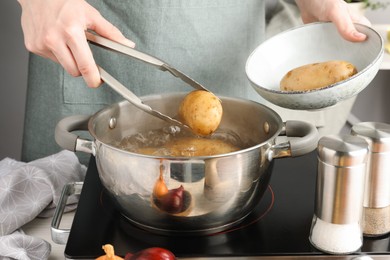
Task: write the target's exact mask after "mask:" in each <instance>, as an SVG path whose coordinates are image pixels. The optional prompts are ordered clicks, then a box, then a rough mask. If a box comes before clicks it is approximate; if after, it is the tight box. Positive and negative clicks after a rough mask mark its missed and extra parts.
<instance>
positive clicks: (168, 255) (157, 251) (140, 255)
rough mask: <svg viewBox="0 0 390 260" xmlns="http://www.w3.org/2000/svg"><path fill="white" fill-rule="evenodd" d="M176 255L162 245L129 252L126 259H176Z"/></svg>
mask: <svg viewBox="0 0 390 260" xmlns="http://www.w3.org/2000/svg"><path fill="white" fill-rule="evenodd" d="M175 259H176V257H175V255H174V254H173V253H172V252H171V251H169V250H167V249H164V248H161V247H150V248H146V249H144V250H141V251H139V252H137V253H135V254H131V253H127V254H126V255H125V260H175Z"/></svg>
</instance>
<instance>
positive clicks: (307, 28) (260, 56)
mask: <svg viewBox="0 0 390 260" xmlns="http://www.w3.org/2000/svg"><path fill="white" fill-rule="evenodd" d="M356 27H357V29H358V30H359V31H360V32H362V33H364V34H366V35H367V36H368V38H367V39H366V40H365V41H364V42H358V43H354V42H349V41H347V40H345V39H343V38H342V37H341V35H340V34H339V33H338V31H337V29H336V27H335V25H334V24H332V23H312V24H307V25H303V26H300V27H297V28H294V29H291V30H288V31H285V32H282V33H280V34H278V35H276V36H274V37H272V38H270V39H268V40H266V41H265V42H264V43H262V44H261V45H260V46H258V47H257V48H256V49H255V50H254V51H253V52H252V54H251V55H250V56H249V58H248V60H247V63H246V67H245V70H246V74H247V77H248V79H249V81H250V82H251V84H252V86H253V87H254V88H255V90H256V91H257V92H258V93H259V94H260V95H261V96H262V97H263V98H265V99H266V100H268V101H270V102H271V103H273V104H275V105H278V106H281V107H285V108H290V109H296V110H315V109H322V108H325V107H329V106H333V105H335V104H336V103H337V102H340V101H343V100H346V99H349V98H351V97H353V96H355V95H357V94H358V93H359V92H360V91H362V90H363V89H364V88H365V87H367V86H368V84H369V83H370V82H371V81H372V79H373V78H374V77H375V75H376V73H377V72H378V70H379V66H380V64H381V61H382V58H383V53H384V49H383V45H384V44H383V39H382V38H381V36H380V35H379V33H377V32H376V31H375V30H373V29H372V28H370V27H367V26H365V25H360V24H356ZM329 60H345V61H348V62H350V63H352V64H353V65H355V66H356V68H357V70H358V73H357V74H355V75H354V76H352V77H351V78H349V79H346V80H343V81H340V82H337V83H335V84H333V85H330V86H328V87H325V88H322V89H317V90H311V91H288V92H286V91H281V90H280V80H281V79H282V77H283V76H284V75H285V74H286V73H287V72H288V71H290V70H291V69H294V68H296V67H299V66H302V65H306V64H310V63H315V62H324V61H329Z"/></svg>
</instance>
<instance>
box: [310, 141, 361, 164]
mask: <svg viewBox="0 0 390 260" xmlns="http://www.w3.org/2000/svg"><path fill="white" fill-rule="evenodd" d="M317 151H318V156H319V158H321V161H323V162H324V163H327V164H330V165H333V166H339V167H349V166H355V165H359V164H363V163H366V161H367V152H368V143H367V142H366V141H365V140H364V139H363V138H360V137H358V136H352V135H328V136H323V137H321V139H320V140H319V142H318V148H317Z"/></svg>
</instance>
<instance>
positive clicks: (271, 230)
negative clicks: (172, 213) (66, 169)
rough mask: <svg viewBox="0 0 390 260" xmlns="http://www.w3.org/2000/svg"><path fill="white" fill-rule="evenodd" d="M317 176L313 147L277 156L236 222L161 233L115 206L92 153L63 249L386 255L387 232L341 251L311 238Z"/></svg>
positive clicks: (389, 251) (183, 255)
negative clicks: (251, 206)
mask: <svg viewBox="0 0 390 260" xmlns="http://www.w3.org/2000/svg"><path fill="white" fill-rule="evenodd" d="M316 176H317V155H316V152H312V153H309V154H307V155H304V156H301V157H297V158H284V159H282V160H281V159H276V160H274V162H273V172H272V176H271V182H270V185H269V186H268V189H267V190H266V192H265V194H264V196H263V198H262V199H261V201H260V202H259V204H258V205H257V206H256V208H255V210H254V211H253V212H252V213H251V214H250V215H249V216H248V217H246V218H245V219H244V220H243V221H242V222H241V223H240V224H238V225H237V226H235V227H232V228H230V229H228V230H226V231H223V232H220V233H216V234H209V235H193V236H184V235H182V236H179V235H175V236H166V235H161V234H154V233H151V232H150V231H146V230H143V229H141V228H139V227H136V226H134V225H133V224H131V223H130V222H129V221H128V220H127V219H126V218H125V217H123V216H122V215H121V214H120V212H118V211H117V210H116V208H115V206H114V203H113V202H112V201H111V200H110V197H109V195H108V194H106V192H105V189H104V187H103V186H102V184H101V182H100V180H99V177H98V173H97V169H96V163H95V159H94V157H91V160H90V162H89V166H88V171H87V175H86V178H85V181H84V184H83V188H82V191H81V194H80V200H79V204H78V208H77V211H76V213H75V217H74V220H73V224H72V227H71V230H70V233H69V238H68V241H67V244H66V247H65V252H64V254H65V257H66V259H95V258H96V257H98V256H100V255H103V254H104V253H103V250H102V249H101V247H102V245H103V244H107V243H109V244H112V245H113V246H114V247H115V252H116V254H117V255H120V256H124V255H125V254H126V253H127V252H132V253H134V252H137V251H139V250H142V249H144V248H148V247H155V246H157V247H163V248H167V249H169V250H170V251H172V252H173V253H174V254H175V255H176V256H177V257H178V258H179V259H221V258H227V259H242V260H244V259H251V260H255V259H324V258H330V259H365V260H367V259H390V242H389V241H390V240H389V239H390V237H389V236H385V237H379V238H375V239H374V238H364V243H363V247H362V248H361V250H359V251H358V252H356V253H353V254H349V255H340V256H334V255H327V254H324V253H322V252H320V251H318V250H316V249H315V248H314V247H313V246H312V245H311V244H310V242H309V239H308V237H309V233H310V227H311V221H312V217H313V213H314V194H315V181H316Z"/></svg>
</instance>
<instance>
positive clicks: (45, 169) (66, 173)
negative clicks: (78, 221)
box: [0, 151, 86, 259]
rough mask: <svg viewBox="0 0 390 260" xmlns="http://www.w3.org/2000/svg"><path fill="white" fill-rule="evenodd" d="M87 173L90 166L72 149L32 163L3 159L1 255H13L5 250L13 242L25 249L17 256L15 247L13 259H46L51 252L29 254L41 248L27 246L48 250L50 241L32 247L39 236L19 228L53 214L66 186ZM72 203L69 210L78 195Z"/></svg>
mask: <svg viewBox="0 0 390 260" xmlns="http://www.w3.org/2000/svg"><path fill="white" fill-rule="evenodd" d="M85 173H86V167H85V166H84V165H82V164H80V163H79V161H78V158H77V156H76V155H75V154H74V153H72V152H70V151H61V152H59V153H57V154H54V155H51V156H48V157H45V158H42V159H38V160H35V161H32V162H29V163H24V162H19V161H16V160H13V159H10V158H5V159H3V160H1V161H0V235H1V236H3V237H0V259H3V258H1V256H3V257H10V256H6V255H2V253H3V252H4V250H5V249H6V248H5V247H11V244H13V245H19V247H20V249H21V251H20V255H19V257H17V256H18V254H17V253H16V251H17V250H16V249H15V248H13V250H14V252H15V254H14V255H13V256H12V258H9V259H46V258H45V257H47V255H46V256H45V255H41V256H39V257H37V258H34V257H31V258H29V257H28V256H27V255H30V256H33V255H35V253H37V252H31V251H30V252H27V253H26V252H24V253H23V250H24V251H29V250H38V251H39V252H45V250H42V247H45V245H46V250H48V251H49V253H50V244H49V243H47V242H46V241H43V240H42V241H41V243H40V247H31V244H30V243H31V242H32V240H34V241H35V242H37V238H32V237H29V236H26V235H25V234H22V233H20V232H15V231H17V230H18V229H20V228H21V227H22V226H23V225H24V224H26V223H28V222H30V221H31V220H33V219H34V218H36V217H37V216H39V217H49V216H52V214H53V209H54V208H55V207H56V205H57V204H58V201H59V198H60V196H61V192H62V188H63V186H64V185H66V184H68V183H71V182H76V181H82V180H84V177H85ZM68 203H69V204H71V205H70V207H68V210H69V209H72V208H74V207H75V206H76V203H77V198H73V199H72V200H68ZM48 228H49V227H48ZM9 241H12V242H13V243H10V242H9ZM27 247H28V248H27ZM23 254H26V255H25V256H23ZM4 259H7V258H4Z"/></svg>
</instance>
